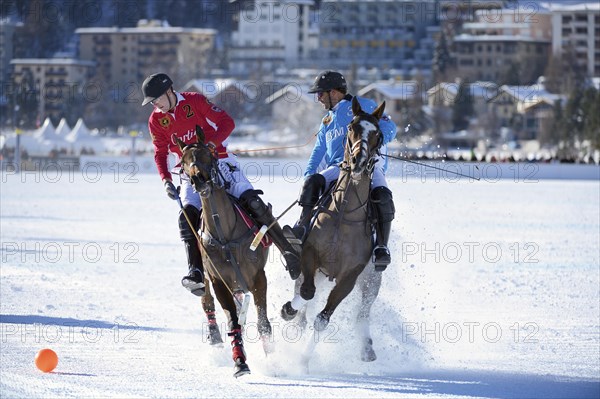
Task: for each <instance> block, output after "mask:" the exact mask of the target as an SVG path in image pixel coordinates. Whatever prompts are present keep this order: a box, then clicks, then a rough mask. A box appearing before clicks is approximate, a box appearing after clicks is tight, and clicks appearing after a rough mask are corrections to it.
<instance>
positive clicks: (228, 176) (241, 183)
mask: <svg viewBox="0 0 600 399" xmlns="http://www.w3.org/2000/svg"><path fill="white" fill-rule="evenodd" d="M217 165H218V167H219V170H220V171H221V174H222V175H223V177H224V178H225V181H227V182H229V183H230V186H229V188H228V189H227V190H226V191H227V193H228V194H230V195H233V196H234V197H235V198H240V195H242V193H243V192H244V191H246V190H252V189H253V188H254V187H253V186H252V183H250V182H249V181H248V178H246V176H245V175H244V173H243V172H242V168H241V167H240V164H239V162H238V161H237V158H236V157H235V156H234V155H229V156H228V157H227V158H222V159H219V161H218V162H217ZM232 169H234V170H233V171H232ZM180 177H181V192H180V193H179V196H180V197H181V202H182V203H183V206H186V205H193V206H195V207H196V208H198V209H202V202H201V201H200V194H198V193H197V192H196V190H195V189H194V186H193V185H192V183H191V181H190V178H189V177H188V176H187V175H186V174H185V173H182V174H181V175H180Z"/></svg>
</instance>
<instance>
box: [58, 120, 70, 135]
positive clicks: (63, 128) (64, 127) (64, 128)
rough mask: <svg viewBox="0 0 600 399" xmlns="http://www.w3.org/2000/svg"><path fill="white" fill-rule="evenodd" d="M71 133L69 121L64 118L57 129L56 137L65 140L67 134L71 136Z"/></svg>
mask: <svg viewBox="0 0 600 399" xmlns="http://www.w3.org/2000/svg"><path fill="white" fill-rule="evenodd" d="M70 131H71V128H70V127H69V124H68V123H67V120H66V119H65V118H62V119H61V120H60V122H59V123H58V126H57V127H56V135H57V136H58V137H61V138H64V137H65V136H66V135H67V134H69V132H70Z"/></svg>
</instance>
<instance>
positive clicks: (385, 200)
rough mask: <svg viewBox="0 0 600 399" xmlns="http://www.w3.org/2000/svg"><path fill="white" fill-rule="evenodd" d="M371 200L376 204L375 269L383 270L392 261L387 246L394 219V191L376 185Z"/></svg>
mask: <svg viewBox="0 0 600 399" xmlns="http://www.w3.org/2000/svg"><path fill="white" fill-rule="evenodd" d="M371 201H372V202H373V204H374V205H375V216H376V217H377V221H376V223H375V232H376V237H375V248H374V249H373V264H374V265H375V271H378V272H382V271H384V270H385V269H386V267H387V266H388V265H389V264H390V263H391V262H392V257H391V255H390V251H389V249H388V247H387V244H388V241H389V239H390V232H391V230H392V220H394V213H395V208H394V200H393V198H392V192H391V191H390V190H389V189H388V188H387V187H376V188H374V189H373V191H371Z"/></svg>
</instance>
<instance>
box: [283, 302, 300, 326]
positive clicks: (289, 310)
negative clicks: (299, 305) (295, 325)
mask: <svg viewBox="0 0 600 399" xmlns="http://www.w3.org/2000/svg"><path fill="white" fill-rule="evenodd" d="M297 314H298V311H297V310H296V309H294V308H293V307H292V302H290V301H288V302H286V303H285V304H284V305H283V306H282V307H281V318H282V319H283V320H285V321H290V320H292V319H293V318H294V317H296V315H297Z"/></svg>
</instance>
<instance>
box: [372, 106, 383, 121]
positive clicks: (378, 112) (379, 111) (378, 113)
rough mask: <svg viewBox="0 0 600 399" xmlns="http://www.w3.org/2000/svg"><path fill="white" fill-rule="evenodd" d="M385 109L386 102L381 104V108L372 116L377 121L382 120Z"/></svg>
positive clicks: (376, 109)
mask: <svg viewBox="0 0 600 399" xmlns="http://www.w3.org/2000/svg"><path fill="white" fill-rule="evenodd" d="M384 109H385V101H384V102H382V103H381V104H379V107H377V108H375V111H373V113H372V114H371V115H373V116H374V117H375V118H377V120H379V119H381V117H382V116H383V110H384Z"/></svg>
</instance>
